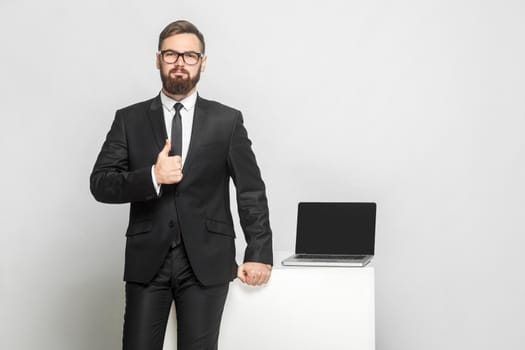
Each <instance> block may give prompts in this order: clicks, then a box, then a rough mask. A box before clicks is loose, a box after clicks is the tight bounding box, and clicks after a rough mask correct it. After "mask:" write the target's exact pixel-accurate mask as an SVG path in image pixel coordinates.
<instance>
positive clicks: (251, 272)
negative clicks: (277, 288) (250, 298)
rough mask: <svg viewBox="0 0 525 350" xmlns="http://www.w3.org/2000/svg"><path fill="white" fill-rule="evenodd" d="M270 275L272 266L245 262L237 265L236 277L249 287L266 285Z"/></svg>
mask: <svg viewBox="0 0 525 350" xmlns="http://www.w3.org/2000/svg"><path fill="white" fill-rule="evenodd" d="M271 274H272V265H267V264H262V263H257V262H246V263H244V264H242V265H239V268H238V269H237V277H239V279H240V280H241V281H242V282H243V283H246V284H248V285H250V286H260V285H262V284H265V283H267V282H268V280H269V279H270V275H271Z"/></svg>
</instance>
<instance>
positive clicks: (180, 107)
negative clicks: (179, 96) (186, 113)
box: [173, 102, 184, 113]
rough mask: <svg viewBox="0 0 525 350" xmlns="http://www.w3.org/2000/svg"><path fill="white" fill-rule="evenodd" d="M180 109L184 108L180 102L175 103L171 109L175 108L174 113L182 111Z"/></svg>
mask: <svg viewBox="0 0 525 350" xmlns="http://www.w3.org/2000/svg"><path fill="white" fill-rule="evenodd" d="M182 107H184V106H183V105H182V103H180V102H177V103H175V106H173V108H175V113H179V111H180V110H181V109H182Z"/></svg>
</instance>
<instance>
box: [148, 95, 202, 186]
mask: <svg viewBox="0 0 525 350" xmlns="http://www.w3.org/2000/svg"><path fill="white" fill-rule="evenodd" d="M160 100H161V102H162V110H163V112H164V124H165V125H166V134H167V135H168V139H169V140H170V142H171V124H172V120H173V117H174V116H175V108H174V106H175V104H176V103H182V106H183V108H181V110H180V117H181V122H182V156H181V157H182V166H183V167H184V161H185V160H186V155H187V154H188V148H189V146H190V140H191V129H192V127H193V114H194V112H195V102H196V101H197V91H195V92H194V93H193V94H191V95H189V96H188V97H186V98H184V99H183V100H181V101H176V100H174V99H172V98H171V97H169V96H167V95H166V94H164V92H162V91H161V92H160ZM154 166H155V165H153V166H152V167H151V178H152V180H153V185H154V186H155V189H156V190H157V194H159V193H160V185H159V184H158V183H157V179H156V178H155V171H154Z"/></svg>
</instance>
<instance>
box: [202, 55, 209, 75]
mask: <svg viewBox="0 0 525 350" xmlns="http://www.w3.org/2000/svg"><path fill="white" fill-rule="evenodd" d="M207 59H208V56H202V58H201V60H202V63H201V73H202V72H204V71H205V70H206V60H207Z"/></svg>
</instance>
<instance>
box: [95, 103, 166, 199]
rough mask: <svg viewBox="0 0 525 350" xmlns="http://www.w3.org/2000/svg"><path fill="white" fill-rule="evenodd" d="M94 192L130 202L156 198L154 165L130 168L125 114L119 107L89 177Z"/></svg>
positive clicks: (99, 196)
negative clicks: (153, 180)
mask: <svg viewBox="0 0 525 350" xmlns="http://www.w3.org/2000/svg"><path fill="white" fill-rule="evenodd" d="M90 189H91V193H92V194H93V196H94V197H95V199H96V200H98V201H100V202H104V203H128V202H140V201H147V200H150V199H153V198H156V197H157V195H156V193H155V188H154V186H153V183H152V179H151V166H148V167H145V168H142V169H133V170H130V169H129V158H128V142H127V138H126V128H125V123H124V118H123V116H122V115H121V114H120V113H119V112H118V111H117V113H116V115H115V120H114V121H113V124H112V126H111V129H110V131H109V133H108V134H107V137H106V141H105V142H104V144H103V145H102V149H101V150H100V153H99V155H98V158H97V161H96V162H95V166H94V167H93V171H92V173H91V177H90Z"/></svg>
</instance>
